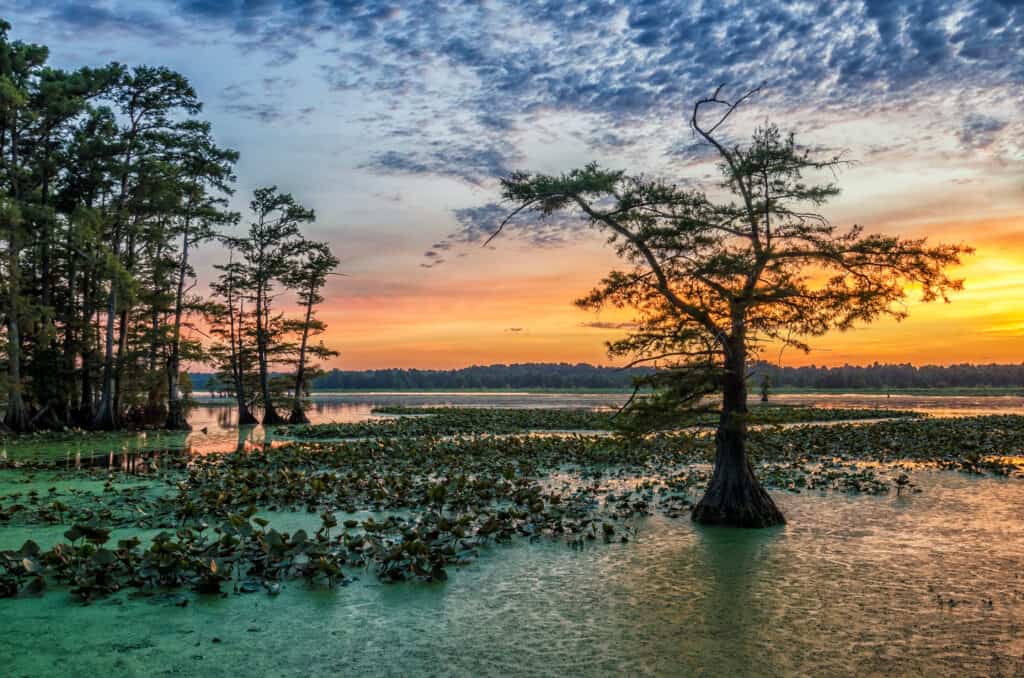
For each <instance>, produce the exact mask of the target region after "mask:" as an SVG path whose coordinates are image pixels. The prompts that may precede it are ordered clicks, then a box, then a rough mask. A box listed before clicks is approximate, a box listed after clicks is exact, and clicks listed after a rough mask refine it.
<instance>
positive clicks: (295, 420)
mask: <svg viewBox="0 0 1024 678" xmlns="http://www.w3.org/2000/svg"><path fill="white" fill-rule="evenodd" d="M337 266H338V258H337V257H335V256H334V255H333V254H332V253H331V250H330V247H328V245H327V243H322V242H311V241H310V242H306V243H305V245H304V248H303V251H302V252H300V253H299V255H298V261H297V262H296V263H295V265H294V266H293V267H292V270H291V271H290V272H289V273H288V274H287V276H286V277H285V284H286V285H288V287H290V288H292V289H294V290H296V291H297V293H298V297H299V303H300V304H301V305H302V309H303V318H302V320H300V321H296V322H295V323H293V329H294V331H296V332H297V333H298V334H299V335H300V337H301V338H300V340H299V353H298V357H297V358H296V362H295V388H294V395H293V397H292V409H291V413H290V414H289V417H288V423H290V424H305V423H309V418H308V417H307V416H306V411H305V407H304V406H303V398H304V396H305V394H306V391H307V389H308V385H309V380H310V379H312V378H313V377H315V376H316V373H315V372H314V373H311V371H310V370H309V367H308V362H309V359H310V358H313V359H316V360H325V359H327V358H330V357H333V356H336V355H338V352H337V351H333V350H331V349H329V348H327V347H326V346H325V345H324V343H323V342H322V341H321V342H319V343H316V344H310V343H309V340H310V338H312V337H315V336H317V335H319V334H323V332H324V330H325V329H326V325H324V323H323V322H322V321H320V319H319V318H317V317H316V306H317V304H320V303H321V302H323V300H324V298H323V294H322V293H321V292H322V290H323V287H324V285H325V284H326V282H327V276H328V275H330V274H331V273H333V272H334V269H335V268H337Z"/></svg>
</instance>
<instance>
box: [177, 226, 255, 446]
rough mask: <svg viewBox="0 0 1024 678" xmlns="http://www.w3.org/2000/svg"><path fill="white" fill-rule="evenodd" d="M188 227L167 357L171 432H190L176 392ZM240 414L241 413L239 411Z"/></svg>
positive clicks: (179, 359)
mask: <svg viewBox="0 0 1024 678" xmlns="http://www.w3.org/2000/svg"><path fill="white" fill-rule="evenodd" d="M188 227H189V223H188V221H187V220H186V223H185V234H184V235H183V236H182V241H181V259H180V261H179V262H178V289H177V290H176V292H175V295H174V328H173V329H172V330H171V348H170V355H168V357H167V422H166V423H165V424H164V428H166V429H168V430H172V431H191V430H192V427H191V426H190V425H189V423H188V422H187V421H185V411H184V408H183V407H182V403H181V394H180V393H179V392H178V378H179V375H180V373H181V319H182V315H183V314H184V309H185V275H186V272H187V271H188V246H189V241H188ZM239 414H241V411H239Z"/></svg>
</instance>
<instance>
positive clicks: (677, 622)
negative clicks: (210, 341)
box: [0, 393, 1024, 675]
mask: <svg viewBox="0 0 1024 678" xmlns="http://www.w3.org/2000/svg"><path fill="white" fill-rule="evenodd" d="M623 398H624V396H623V395H615V394H598V395H585V394H563V395H557V394H525V393H508V394H419V395H417V394H379V395H373V396H367V395H358V396H357V395H350V396H337V395H332V396H321V397H318V398H316V399H315V404H314V406H313V407H311V408H310V410H309V414H310V418H311V420H312V423H311V424H310V425H306V426H292V427H270V428H269V430H268V431H266V432H263V431H261V430H260V429H259V428H258V427H256V428H254V427H241V428H238V427H236V426H234V425H232V424H231V422H230V421H229V420H228V418H226V417H225V413H227V412H230V411H231V410H230V408H225V407H221V406H219V405H217V404H216V403H215V402H208V403H206V405H205V406H204V405H201V406H200V407H198V408H197V409H196V411H195V412H194V413H193V417H194V424H195V426H194V428H195V432H194V433H191V434H189V435H188V436H187V437H185V436H183V435H182V436H178V437H172V436H168V435H167V434H159V433H156V432H150V433H149V434H146V435H143V434H109V436H107V438H106V439H103V437H102V436H97V434H74V433H68V434H63V435H62V436H58V435H57V434H38V435H34V436H33V435H28V436H12V437H8V438H6V439H5V440H4V451H3V455H4V456H3V468H2V470H0V549H3V552H2V553H0V587H2V592H3V594H4V595H5V596H8V598H7V599H6V600H4V602H3V605H4V606H5V608H6V610H7V614H6V615H5V618H6V619H7V620H8V622H14V621H15V620H16V623H10V624H9V626H8V632H7V633H5V634H4V636H3V639H2V640H0V658H2V660H3V661H4V662H5V664H6V665H7V666H8V667H12V670H11V671H10V673H9V675H52V674H53V673H55V672H60V670H61V667H62V666H63V665H64V664H65V663H66V662H68V661H74V663H75V665H76V667H77V670H81V671H96V672H107V673H110V672H115V673H118V674H128V675H132V674H134V675H180V674H185V675H193V674H195V675H210V674H217V675H221V674H224V675H227V674H229V673H233V672H237V671H243V670H245V671H253V672H256V673H264V672H266V673H274V674H276V675H302V674H304V673H305V672H306V671H307V670H308V667H309V666H310V665H311V664H315V665H317V666H319V667H322V669H323V670H324V671H326V672H330V673H337V674H346V675H354V674H365V673H385V674H393V675H408V674H418V675H450V674H453V673H454V674H466V675H473V674H476V675H479V674H484V675H488V674H496V675H497V674H502V673H508V672H513V671H514V670H524V669H525V670H528V671H529V672H530V673H532V674H535V675H549V674H550V675H555V674H564V673H566V672H572V673H630V674H641V675H659V674H665V673H676V672H679V671H680V670H682V671H683V672H686V673H694V674H702V673H703V674H707V675H721V674H727V673H731V672H734V671H746V672H747V673H749V672H750V667H751V666H754V667H760V668H759V669H756V670H755V671H754V673H758V672H761V673H763V674H764V675H773V674H779V673H821V672H828V673H836V672H839V673H845V672H847V671H848V672H849V673H851V674H863V673H886V672H888V671H891V670H893V668H894V667H898V669H899V672H900V673H914V674H917V673H920V674H931V673H935V672H940V673H985V674H989V675H1014V674H1015V673H1018V672H1020V671H1021V670H1024V659H1022V657H1024V643H1022V640H1021V638H1024V629H1021V621H1022V620H1024V579H1022V577H1021V573H1020V568H1019V564H1020V563H1021V562H1024V528H1022V526H1021V522H1020V521H1019V515H1018V514H1019V509H1020V506H1021V505H1024V401H1021V400H1020V399H1016V398H1013V397H992V398H978V399H973V400H972V399H969V398H962V397H961V398H957V397H949V398H945V399H943V398H922V397H911V396H902V397H899V398H895V399H893V398H888V399H887V398H885V397H882V396H851V397H850V398H849V402H844V400H843V399H842V398H832V397H825V398H824V399H822V397H820V396H817V397H816V396H789V397H784V396H779V397H778V399H777V400H779V401H781V402H784V403H785V404H777V403H776V404H772V405H762V406H752V407H751V414H750V425H751V430H750V448H751V455H752V458H753V459H754V464H755V466H756V468H757V473H758V476H759V478H760V479H761V481H762V482H763V483H764V485H765V486H766V487H767V488H768V489H769V490H770V491H771V492H772V494H773V496H774V497H775V498H776V501H777V502H779V504H780V505H781V506H782V507H784V509H785V511H786V514H787V516H791V517H792V519H791V520H790V522H789V523H788V524H787V525H785V526H781V527H777V528H769V529H766V530H736V529H730V528H715V527H702V526H698V525H695V524H694V523H692V522H691V520H690V518H689V509H690V508H691V507H692V505H693V503H694V502H695V501H696V500H697V499H698V498H699V496H700V493H701V491H702V490H703V488H704V487H705V485H706V483H707V480H708V476H709V474H710V470H711V461H712V458H713V454H714V444H713V440H712V439H711V436H710V431H711V430H713V427H708V426H702V425H700V422H699V421H695V422H693V425H688V426H686V427H680V428H677V429H673V430H662V431H657V432H654V433H649V434H646V435H644V436H643V437H642V438H640V439H637V438H635V437H629V436H624V435H621V434H619V433H616V432H614V431H611V430H609V420H611V419H613V415H614V413H615V411H614V409H612V408H613V406H614V405H616V404H617V403H619V402H621V401H622V399H623ZM823 400H824V402H823ZM865 400H869V401H871V402H870V403H868V404H869V405H870V406H865ZM985 408H987V411H983V410H984V409H985ZM950 411H953V412H956V413H957V414H959V416H949V415H950ZM698 419H699V417H698ZM76 436H77V437H79V438H81V439H82V440H77V441H76V440H75V438H76ZM86 441H88V442H87V443H86ZM67 450H77V451H75V452H74V453H73V454H72V453H69V452H67ZM69 629H74V633H69V632H68V630H69ZM822 630H825V631H827V633H822ZM826 639H827V640H826ZM730 648H731V649H730ZM70 657H73V660H69V658H70ZM837 667H841V668H837Z"/></svg>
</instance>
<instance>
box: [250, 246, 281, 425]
mask: <svg viewBox="0 0 1024 678" xmlns="http://www.w3.org/2000/svg"><path fill="white" fill-rule="evenodd" d="M261 259H262V256H261ZM260 267H261V273H260V275H261V276H262V267H263V264H262V263H261V264H260ZM266 296H267V291H266V289H265V287H264V286H263V284H262V283H260V284H259V285H258V286H257V289H256V359H257V361H258V362H259V366H260V391H261V394H262V396H263V424H264V425H265V426H267V425H269V426H276V425H278V424H285V423H287V422H286V421H285V419H284V417H282V416H281V415H280V414H278V413H277V410H276V409H275V408H274V399H273V397H272V396H271V394H270V368H269V366H268V362H269V359H268V357H267V353H268V352H269V350H270V347H269V344H270V339H269V337H268V336H267V334H268V332H269V328H268V327H267V325H268V324H269V323H270V313H269V310H270V309H269V306H270V304H269V302H268V301H267V298H266Z"/></svg>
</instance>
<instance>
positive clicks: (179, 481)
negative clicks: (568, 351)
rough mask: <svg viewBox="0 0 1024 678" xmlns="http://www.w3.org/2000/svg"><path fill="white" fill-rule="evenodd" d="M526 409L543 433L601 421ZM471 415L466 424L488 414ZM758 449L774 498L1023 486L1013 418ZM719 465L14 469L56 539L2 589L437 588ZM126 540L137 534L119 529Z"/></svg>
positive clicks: (681, 498) (594, 538)
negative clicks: (943, 481) (926, 476)
mask: <svg viewBox="0 0 1024 678" xmlns="http://www.w3.org/2000/svg"><path fill="white" fill-rule="evenodd" d="M521 412H525V413H526V414H524V415H521V416H524V417H526V419H525V421H533V422H538V423H540V422H545V423H546V422H549V421H551V420H552V419H556V420H559V421H565V419H560V417H574V416H596V415H595V414H594V413H590V414H588V415H578V414H577V413H568V414H567V413H565V412H562V413H559V414H550V415H548V414H538V411H536V410H524V411H521ZM570 412H571V411H570ZM455 413H457V416H458V417H461V416H462V415H463V411H458V410H443V411H439V412H437V413H436V414H435V415H431V416H436V417H437V418H438V420H439V421H440V422H441V423H440V424H439V425H438V427H439V428H441V429H442V430H445V431H447V430H448V429H445V428H444V426H445V424H444V421H445V420H446V419H447V418H449V417H450V416H451V415H453V414H455ZM466 416H467V417H469V420H471V421H472V422H474V423H473V425H474V426H475V425H478V424H479V422H480V421H481V420H480V419H479V417H482V416H485V415H482V414H480V411H470V414H468V415H466ZM493 416H495V417H504V416H506V415H505V413H504V412H502V413H501V414H500V415H493ZM835 416H837V417H838V415H835ZM424 419H427V417H424ZM513 420H514V419H513ZM403 421H404V420H403ZM408 421H418V420H417V419H410V420H408ZM465 421H466V420H463V419H458V418H457V419H456V422H457V423H456V424H455V426H459V425H463V423H464V422H465ZM514 421H523V420H514ZM312 428H317V427H312ZM750 449H751V453H752V455H753V456H754V458H755V460H756V462H757V463H756V466H757V469H758V472H759V474H760V476H761V478H762V480H763V482H764V483H765V484H766V485H767V486H768V487H769V488H771V489H775V490H786V491H791V492H807V491H822V492H840V493H854V494H884V493H888V492H890V491H895V493H897V494H900V493H903V492H907V493H912V492H914V491H915V490H916V489H917V488H916V487H915V485H916V484H915V483H914V481H913V473H914V471H915V469H918V468H921V467H922V466H933V467H936V468H941V469H956V470H961V471H967V472H970V473H993V474H998V475H1001V476H1012V475H1020V474H1021V472H1022V469H1024V465H1022V458H1024V417H1020V416H992V417H975V418H963V419H922V420H916V421H907V420H897V421H886V422H879V423H867V424H861V425H850V424H841V425H832V426H812V425H808V426H801V427H794V428H782V427H770V426H769V427H766V428H762V429H759V430H756V431H752V432H751V441H750ZM712 458H713V442H712V439H711V437H710V436H709V435H707V434H702V433H701V432H699V431H698V432H693V431H691V432H660V433H656V434H652V435H650V436H646V437H643V438H625V437H619V436H597V435H567V436H561V437H536V436H530V435H512V436H508V435H504V436H496V435H475V434H471V435H463V436H456V437H451V436H445V435H440V434H438V433H436V432H435V433H432V434H431V435H422V436H416V437H386V436H380V437H375V438H372V439H366V440H357V441H350V442H333V443H328V442H314V441H306V442H293V443H290V444H285V445H283V446H280V447H273V448H271V447H269V446H268V447H267V448H265V449H262V450H260V451H256V452H249V453H236V454H226V455H210V456H206V457H193V458H189V457H183V456H175V455H165V456H164V457H163V458H161V459H159V463H149V464H147V463H142V464H140V465H139V466H138V468H137V470H138V471H139V473H138V474H127V473H119V472H112V471H111V470H110V469H103V468H93V469H85V470H81V471H54V470H53V469H51V468H49V467H47V466H46V465H44V464H41V463H30V462H25V463H20V464H18V465H16V466H17V468H9V469H8V470H6V471H2V472H0V473H3V474H6V475H5V476H4V477H3V478H0V489H2V490H3V492H2V494H0V524H3V525H6V526H12V527H19V528H23V529H24V528H30V527H32V526H38V527H39V528H46V529H47V530H49V532H47V534H50V535H53V532H54V530H53V528H54V527H58V538H56V539H54V540H53V541H56V543H54V544H52V545H51V544H48V545H47V547H45V548H44V547H43V546H42V545H40V544H39V543H38V541H37V540H33V539H29V540H28V541H26V542H25V543H24V544H22V545H21V546H20V547H18V548H14V549H11V550H7V551H4V552H2V553H0V594H3V595H6V596H13V595H18V594H22V593H24V594H39V593H42V592H43V591H44V590H45V589H47V588H48V587H52V585H56V586H57V587H58V588H60V589H62V590H67V591H70V592H71V594H72V595H74V596H76V597H77V598H79V599H81V600H83V601H91V600H94V599H96V598H98V597H101V596H105V595H108V594H110V593H113V592H116V591H118V590H121V589H124V588H133V589H141V590H165V589H174V588H191V589H194V590H195V591H198V592H201V593H220V592H238V593H252V592H255V591H267V592H269V593H271V594H274V593H276V592H278V591H279V590H280V586H281V583H282V582H284V581H287V580H290V579H301V580H305V581H307V582H309V583H310V584H311V585H322V586H325V587H327V588H333V587H335V586H338V585H346V584H347V583H349V582H350V581H351V580H352V578H353V577H356V576H365V575H366V574H368V573H372V574H373V575H375V576H376V577H377V578H378V579H379V580H380V581H383V582H395V581H403V580H420V581H428V582H429V581H439V580H444V579H446V578H447V576H448V571H449V569H450V568H451V567H453V566H456V567H457V566H460V565H465V564H468V563H470V562H472V561H473V560H474V559H475V558H476V557H477V556H478V555H479V554H480V551H481V549H485V548H489V547H490V546H492V545H494V544H501V543H508V542H511V541H513V540H525V541H538V540H543V541H548V542H551V541H556V542H557V541H561V542H564V543H565V544H567V545H568V546H569V547H571V548H581V547H583V546H584V545H585V544H587V543H589V542H604V543H610V542H627V541H629V540H630V539H631V538H633V536H634V535H635V534H636V530H637V529H638V525H639V524H640V523H641V522H642V520H643V519H644V518H646V517H647V516H650V515H652V514H654V513H657V514H660V515H663V516H666V517H668V518H670V519H677V518H686V517H687V516H688V511H689V508H690V507H691V506H692V504H693V502H694V501H696V500H697V499H698V498H699V495H700V493H701V491H702V490H703V487H704V485H705V484H706V482H707V478H708V474H709V472H710V468H711V461H712ZM143 461H145V460H144V459H143ZM13 465H14V464H10V463H9V466H13ZM282 513H299V514H302V515H304V516H308V518H307V519H306V520H304V521H303V524H304V525H305V526H304V527H302V528H300V529H291V530H287V531H286V530H285V529H283V528H281V529H279V528H277V527H275V525H274V522H273V518H272V516H276V515H280V514H282ZM131 529H135V530H136V531H141V533H140V534H119V535H117V536H116V537H115V535H113V531H114V530H119V532H121V533H124V532H125V531H126V530H127V531H130V530H131ZM61 537H62V539H61Z"/></svg>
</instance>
